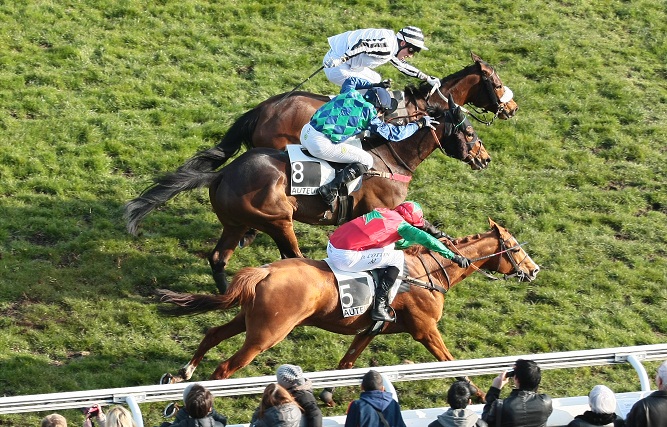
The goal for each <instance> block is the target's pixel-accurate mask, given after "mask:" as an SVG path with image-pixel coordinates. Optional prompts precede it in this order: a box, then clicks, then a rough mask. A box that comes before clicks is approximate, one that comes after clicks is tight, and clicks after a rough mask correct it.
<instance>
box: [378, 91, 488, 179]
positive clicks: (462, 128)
mask: <svg viewBox="0 0 667 427" xmlns="http://www.w3.org/2000/svg"><path fill="white" fill-rule="evenodd" d="M427 106H430V104H427ZM458 107H459V108H461V110H462V111H464V112H465V111H466V110H465V109H464V108H463V107H461V106H460V105H459V106H458ZM443 113H444V114H449V115H450V116H452V121H451V122H447V123H445V130H444V132H443V133H442V135H441V136H443V135H444V136H446V137H448V136H451V135H453V134H454V133H457V132H459V133H462V134H463V137H464V138H465V140H466V146H467V147H468V155H467V156H466V157H465V158H464V159H461V160H462V161H463V162H464V163H466V164H468V165H471V164H474V163H475V160H477V159H478V157H479V154H480V151H481V150H482V148H483V146H484V144H483V143H482V141H481V140H480V139H479V137H478V136H477V132H475V131H474V129H473V127H472V124H471V123H470V120H468V116H467V115H464V117H463V120H461V122H459V123H457V124H454V117H453V114H452V113H451V112H450V111H448V110H445V111H443ZM425 115H428V112H427V111H421V110H417V111H415V112H414V113H413V114H410V115H407V116H398V117H393V118H392V119H391V120H392V121H393V120H397V119H408V120H409V121H410V122H412V119H414V118H417V117H423V116H425ZM469 129H470V132H468V130H469ZM431 135H432V136H433V139H435V143H436V146H437V148H438V149H439V150H440V151H441V152H442V154H444V155H445V156H448V157H451V156H450V155H449V154H447V152H446V151H445V148H444V147H443V146H442V143H441V142H440V138H438V135H437V134H436V132H435V129H433V128H431ZM478 142H479V144H478ZM387 147H388V148H389V151H391V154H392V155H393V156H394V158H395V159H396V160H397V161H398V162H399V163H400V164H401V165H402V166H403V167H404V168H405V169H407V170H409V171H410V173H415V171H414V170H413V169H411V168H410V167H409V166H408V165H407V164H406V163H405V162H404V161H403V159H401V157H400V156H399V155H398V153H396V151H395V150H394V148H393V146H392V145H391V144H387ZM378 157H380V156H379V155H378ZM380 159H381V160H382V158H381V157H380ZM383 162H384V160H383ZM384 163H385V166H387V167H389V165H387V164H386V162H384Z"/></svg>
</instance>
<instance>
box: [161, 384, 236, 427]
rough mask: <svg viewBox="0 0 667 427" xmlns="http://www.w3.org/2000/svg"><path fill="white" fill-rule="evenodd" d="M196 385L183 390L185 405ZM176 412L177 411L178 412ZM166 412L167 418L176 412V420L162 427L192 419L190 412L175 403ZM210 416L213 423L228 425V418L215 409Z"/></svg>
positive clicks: (163, 424)
mask: <svg viewBox="0 0 667 427" xmlns="http://www.w3.org/2000/svg"><path fill="white" fill-rule="evenodd" d="M195 385H197V384H195V383H193V384H190V385H188V386H187V387H185V389H183V404H185V401H186V399H187V398H188V394H189V393H190V390H192V387H193V386H195ZM176 410H177V412H176ZM164 412H165V416H172V415H173V412H176V418H175V419H174V421H173V422H171V423H170V422H164V423H162V424H161V425H160V427H168V426H171V425H172V424H178V423H180V422H181V421H183V420H186V419H188V418H189V417H190V415H189V414H188V411H187V409H186V408H185V407H182V408H179V407H178V405H176V404H175V403H171V404H169V405H168V406H167V408H166V409H165V410H164ZM170 414H172V415H170ZM210 416H211V418H213V421H216V422H218V423H220V424H222V425H223V426H226V425H227V417H225V416H224V415H222V414H219V413H218V412H217V411H216V410H215V409H211V413H210Z"/></svg>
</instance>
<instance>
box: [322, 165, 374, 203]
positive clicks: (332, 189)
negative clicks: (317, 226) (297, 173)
mask: <svg viewBox="0 0 667 427" xmlns="http://www.w3.org/2000/svg"><path fill="white" fill-rule="evenodd" d="M367 171H368V168H367V167H366V165H364V164H363V163H350V164H349V165H347V166H345V167H344V168H343V169H342V170H341V171H340V172H338V173H337V174H336V176H335V177H334V179H333V180H331V182H328V183H326V184H324V185H322V186H320V188H318V189H317V194H319V195H320V196H322V199H323V200H324V202H325V203H326V204H327V205H328V206H329V210H331V212H333V211H334V202H335V201H336V197H338V189H339V188H340V186H341V185H343V184H347V183H348V182H350V181H353V180H354V179H356V178H357V177H359V176H361V175H363V174H364V173H366V172H367Z"/></svg>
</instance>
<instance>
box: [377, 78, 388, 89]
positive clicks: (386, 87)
mask: <svg viewBox="0 0 667 427" xmlns="http://www.w3.org/2000/svg"><path fill="white" fill-rule="evenodd" d="M391 83H392V81H391V79H387V80H382V81H381V82H380V83H373V85H372V86H373V87H383V88H385V89H388V88H389V87H390V86H391Z"/></svg>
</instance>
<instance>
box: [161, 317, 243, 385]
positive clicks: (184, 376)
mask: <svg viewBox="0 0 667 427" xmlns="http://www.w3.org/2000/svg"><path fill="white" fill-rule="evenodd" d="M245 330H246V325H245V314H244V313H243V312H240V313H239V314H237V315H236V316H234V318H233V319H232V320H230V321H229V322H227V323H225V324H224V325H222V326H217V327H215V328H211V329H209V330H208V331H207V332H206V335H204V339H202V341H201V343H199V347H197V351H195V354H194V356H192V359H190V361H189V362H188V363H187V364H186V365H185V366H183V367H182V368H181V369H180V370H179V371H178V374H176V376H172V375H171V374H165V375H163V376H162V379H161V380H160V384H167V383H178V382H181V381H187V380H189V379H190V378H192V374H193V373H194V371H195V369H197V366H199V363H200V362H201V361H202V359H203V358H204V355H205V354H206V353H207V352H208V351H209V350H210V349H212V348H213V347H215V346H216V345H218V344H220V343H221V342H222V341H224V340H226V339H229V338H231V337H233V336H235V335H238V334H240V333H241V332H244V331H245Z"/></svg>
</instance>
